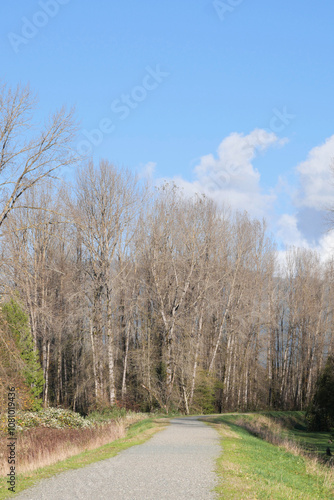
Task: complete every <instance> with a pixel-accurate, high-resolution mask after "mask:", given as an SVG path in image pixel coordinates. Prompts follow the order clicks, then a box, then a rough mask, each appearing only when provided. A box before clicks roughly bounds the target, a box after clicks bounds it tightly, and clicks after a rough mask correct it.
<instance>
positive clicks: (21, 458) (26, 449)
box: [0, 415, 139, 476]
mask: <svg viewBox="0 0 334 500" xmlns="http://www.w3.org/2000/svg"><path fill="white" fill-rule="evenodd" d="M138 420H139V417H136V416H135V415H133V416H131V417H129V416H127V417H125V418H121V419H118V420H116V421H110V422H107V423H104V424H100V425H98V426H95V427H92V428H86V429H49V428H43V427H37V428H33V429H29V430H27V431H24V432H21V433H18V435H17V442H16V450H17V465H18V469H19V471H20V473H23V472H31V471H33V470H36V469H38V468H40V467H46V466H48V465H52V464H55V463H56V462H59V461H61V460H65V459H66V458H69V457H72V456H74V455H78V454H79V453H81V452H83V451H86V450H93V449H95V448H98V447H100V446H103V445H105V444H108V443H110V442H112V441H115V440H116V439H120V438H123V437H124V436H125V434H126V429H127V427H128V426H129V425H131V424H132V423H134V422H136V421H138ZM7 444H8V437H7V436H5V435H2V436H0V476H5V475H6V474H7V473H8V470H7V469H8V463H7V456H6V449H7Z"/></svg>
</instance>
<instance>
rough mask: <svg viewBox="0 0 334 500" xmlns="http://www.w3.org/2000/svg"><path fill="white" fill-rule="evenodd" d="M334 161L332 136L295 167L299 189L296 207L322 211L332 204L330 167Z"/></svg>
mask: <svg viewBox="0 0 334 500" xmlns="http://www.w3.org/2000/svg"><path fill="white" fill-rule="evenodd" d="M333 160H334V135H332V136H331V137H330V138H329V139H327V140H326V142H325V143H324V144H321V145H320V146H317V147H315V148H313V149H311V151H310V152H309V154H308V157H307V159H306V160H305V161H304V162H302V163H300V164H299V165H298V166H297V172H298V175H299V180H300V189H299V192H298V194H297V196H296V199H295V203H296V205H297V206H304V207H309V208H315V209H317V210H324V209H326V208H328V207H329V206H331V205H332V204H333V198H334V196H333V195H334V184H333V181H334V177H333V174H332V172H331V169H330V167H331V165H333Z"/></svg>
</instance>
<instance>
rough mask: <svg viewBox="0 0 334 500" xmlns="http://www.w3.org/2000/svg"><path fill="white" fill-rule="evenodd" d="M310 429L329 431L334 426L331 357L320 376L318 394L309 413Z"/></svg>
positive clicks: (332, 361)
mask: <svg viewBox="0 0 334 500" xmlns="http://www.w3.org/2000/svg"><path fill="white" fill-rule="evenodd" d="M306 417H307V421H308V429H309V430H311V431H328V430H330V428H331V427H332V426H334V357H333V356H329V357H328V359H327V362H326V365H325V368H324V370H323V371H322V373H321V374H320V376H319V378H318V381H317V386H316V392H315V394H314V396H313V399H312V402H311V405H310V407H309V409H308V411H307V415H306Z"/></svg>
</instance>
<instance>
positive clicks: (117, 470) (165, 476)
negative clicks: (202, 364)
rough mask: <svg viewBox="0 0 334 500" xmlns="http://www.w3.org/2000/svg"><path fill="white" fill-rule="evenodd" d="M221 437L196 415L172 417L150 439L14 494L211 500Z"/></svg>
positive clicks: (63, 499) (57, 498) (64, 499)
mask: <svg viewBox="0 0 334 500" xmlns="http://www.w3.org/2000/svg"><path fill="white" fill-rule="evenodd" d="M219 454H220V446H219V436H218V434H217V432H216V431H215V430H214V429H213V428H212V427H209V426H208V425H206V424H204V423H203V422H201V421H199V420H198V419H197V418H196V417H185V418H175V419H173V420H171V423H170V425H169V426H168V427H167V428H166V429H164V430H163V431H161V432H158V433H157V434H155V435H154V436H153V437H152V438H151V439H150V440H149V441H146V442H145V443H144V444H141V445H139V446H133V447H131V448H128V449H127V450H124V451H122V452H121V453H119V454H118V455H117V456H115V457H112V458H109V459H107V460H103V461H100V462H96V463H94V464H91V465H88V466H86V467H84V468H82V469H77V470H73V471H67V472H62V473H60V474H57V475H56V476H53V477H52V478H50V479H45V480H43V481H41V482H40V483H39V484H38V485H37V486H35V487H34V488H30V489H28V490H25V491H24V492H22V493H21V494H19V495H17V496H15V499H22V500H72V499H80V500H109V499H110V500H169V499H173V500H210V499H214V498H216V496H215V494H214V493H213V492H212V491H211V490H212V489H213V488H214V487H215V485H216V476H215V473H214V472H213V470H214V468H215V458H217V457H218V456H219Z"/></svg>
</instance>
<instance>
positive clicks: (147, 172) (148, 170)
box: [139, 161, 157, 179]
mask: <svg viewBox="0 0 334 500" xmlns="http://www.w3.org/2000/svg"><path fill="white" fill-rule="evenodd" d="M156 166H157V164H156V163H155V162H154V161H149V162H148V163H146V164H145V165H144V166H142V167H141V169H140V171H139V177H140V178H141V179H143V178H144V179H152V178H153V174H154V171H155V168H156Z"/></svg>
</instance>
